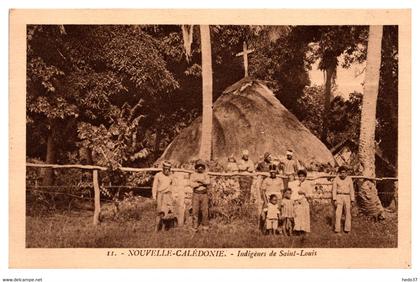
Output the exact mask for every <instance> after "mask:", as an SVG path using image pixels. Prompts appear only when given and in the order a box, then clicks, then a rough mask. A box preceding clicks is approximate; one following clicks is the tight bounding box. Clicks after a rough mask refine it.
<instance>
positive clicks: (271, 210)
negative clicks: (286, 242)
mask: <svg viewBox="0 0 420 282" xmlns="http://www.w3.org/2000/svg"><path fill="white" fill-rule="evenodd" d="M264 211H265V214H266V215H265V217H266V218H265V228H266V234H272V235H274V234H275V233H276V231H277V228H278V227H279V219H280V210H279V205H278V199H277V195H275V194H272V195H270V199H269V202H268V204H267V207H266V208H265V209H264Z"/></svg>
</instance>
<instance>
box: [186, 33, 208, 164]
mask: <svg viewBox="0 0 420 282" xmlns="http://www.w3.org/2000/svg"><path fill="white" fill-rule="evenodd" d="M182 32H183V39H184V48H185V53H186V57H187V60H189V58H190V57H191V43H192V40H193V27H192V26H182ZM200 44H201V77H202V91H203V94H202V96H203V108H202V109H203V110H202V124H201V143H200V149H199V158H201V159H203V160H210V159H211V153H212V140H213V138H212V130H213V109H212V106H213V71H212V57H211V39H210V26H208V25H200Z"/></svg>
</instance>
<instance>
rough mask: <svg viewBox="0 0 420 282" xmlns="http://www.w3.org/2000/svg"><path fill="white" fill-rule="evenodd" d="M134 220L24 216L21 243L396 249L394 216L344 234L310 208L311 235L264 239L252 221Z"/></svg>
mask: <svg viewBox="0 0 420 282" xmlns="http://www.w3.org/2000/svg"><path fill="white" fill-rule="evenodd" d="M139 214H140V218H138V219H136V220H133V219H131V220H121V219H120V220H111V219H106V220H104V221H103V222H102V223H101V225H99V226H96V227H95V226H93V225H92V212H87V211H83V212H65V213H56V214H54V215H51V216H42V217H41V216H27V220H26V245H27V247H29V248H111V247H112V248H146V247H151V248H153V247H164V248H165V247H166V248H200V247H202V248H206V247H207V248H263V247H275V248H381V247H386V248H392V247H397V230H398V226H397V214H388V215H387V219H386V220H385V221H383V222H374V221H372V220H371V219H368V218H366V217H364V216H354V217H353V229H352V232H351V233H349V234H340V235H337V234H335V233H334V232H333V229H332V215H333V208H332V207H330V206H329V205H322V206H321V205H317V206H312V207H311V228H312V232H311V233H309V234H307V235H306V236H304V237H303V236H292V237H285V236H264V235H261V233H260V232H259V231H258V229H257V224H256V221H255V220H250V219H246V218H244V219H242V220H236V221H233V222H231V223H223V222H221V221H219V220H217V219H214V220H211V225H210V230H209V231H199V232H198V233H195V232H193V231H192V230H191V229H190V228H188V227H178V228H176V229H171V230H169V231H162V232H159V233H156V232H154V225H153V222H154V215H155V213H154V210H153V208H152V206H151V205H148V206H145V207H144V208H143V209H141V210H140V211H139Z"/></svg>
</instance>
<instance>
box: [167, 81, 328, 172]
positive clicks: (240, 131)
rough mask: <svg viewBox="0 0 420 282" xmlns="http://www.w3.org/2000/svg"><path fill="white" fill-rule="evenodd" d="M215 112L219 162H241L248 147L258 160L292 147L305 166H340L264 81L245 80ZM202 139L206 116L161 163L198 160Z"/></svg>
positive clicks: (215, 145)
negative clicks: (203, 121) (243, 151)
mask: <svg viewBox="0 0 420 282" xmlns="http://www.w3.org/2000/svg"><path fill="white" fill-rule="evenodd" d="M213 113H214V116H213V159H214V160H217V161H218V162H219V163H221V164H224V163H226V161H227V158H228V156H230V155H232V154H233V155H234V156H235V157H236V159H239V158H240V154H241V151H242V150H243V149H248V150H249V153H250V158H251V159H252V160H253V161H255V162H256V161H257V160H258V159H259V158H260V156H261V155H263V154H264V152H267V151H268V152H271V153H272V154H273V155H274V156H275V157H283V156H284V155H285V153H286V150H287V149H292V150H293V151H294V154H295V158H297V159H298V160H299V161H301V162H303V163H304V164H305V165H309V164H310V163H311V162H315V163H318V164H328V163H329V164H331V165H333V164H334V158H333V156H332V154H331V152H330V151H329V150H328V149H327V147H326V146H325V145H324V144H323V143H322V142H321V141H320V140H319V139H318V138H316V137H315V136H314V135H313V134H312V133H311V132H310V131H309V130H308V129H307V128H306V127H305V126H304V125H303V124H302V123H300V122H299V121H298V119H297V118H296V117H295V116H294V115H293V114H292V113H290V112H289V111H288V110H287V109H286V108H285V107H284V106H283V105H282V104H281V103H280V102H279V100H278V99H277V98H275V97H274V94H273V92H271V91H270V90H269V89H268V88H267V86H266V85H265V84H264V83H263V82H261V81H258V80H254V79H251V78H244V79H242V80H240V81H238V82H237V83H235V84H233V85H232V86H230V87H228V88H227V89H226V90H225V91H224V92H223V95H222V96H220V97H219V98H218V99H217V101H216V102H215V103H214V105H213ZM200 139H201V117H199V118H197V119H196V120H195V121H194V122H193V123H192V124H191V125H190V126H189V127H187V128H185V129H184V130H182V131H181V133H180V134H179V135H178V136H177V137H176V138H175V139H174V140H173V142H172V143H171V144H170V145H169V146H168V147H167V148H166V150H165V152H164V153H163V155H162V156H161V158H160V159H159V161H161V160H170V161H172V162H173V163H175V164H178V165H180V164H184V163H188V162H190V161H192V160H196V159H198V152H199V144H200Z"/></svg>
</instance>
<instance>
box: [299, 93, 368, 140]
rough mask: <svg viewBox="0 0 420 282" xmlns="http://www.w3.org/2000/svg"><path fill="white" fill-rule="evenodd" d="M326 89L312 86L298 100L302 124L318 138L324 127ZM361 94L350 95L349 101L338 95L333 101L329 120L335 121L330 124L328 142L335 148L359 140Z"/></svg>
mask: <svg viewBox="0 0 420 282" xmlns="http://www.w3.org/2000/svg"><path fill="white" fill-rule="evenodd" d="M323 99H324V87H323V86H311V87H306V88H305V89H304V94H303V96H302V97H301V98H299V100H298V108H299V110H300V112H301V115H300V119H301V121H302V123H303V124H304V125H305V126H306V127H307V128H308V129H309V130H311V132H312V133H314V134H315V135H316V136H317V137H318V138H320V137H321V134H322V129H323V127H322V126H323V125H322V124H320V122H319V121H320V120H321V119H322V117H323V115H324V112H323ZM361 103H362V94H361V93H357V92H354V93H350V95H349V98H348V99H344V98H343V97H342V96H340V95H337V96H335V97H334V99H333V100H332V101H331V109H330V113H329V115H328V116H329V119H330V120H332V121H334V122H331V123H329V124H328V132H329V135H328V140H329V143H330V144H331V146H332V147H333V146H335V145H337V144H339V143H341V142H342V141H344V140H347V139H350V140H357V139H358V136H359V127H360V114H361Z"/></svg>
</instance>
